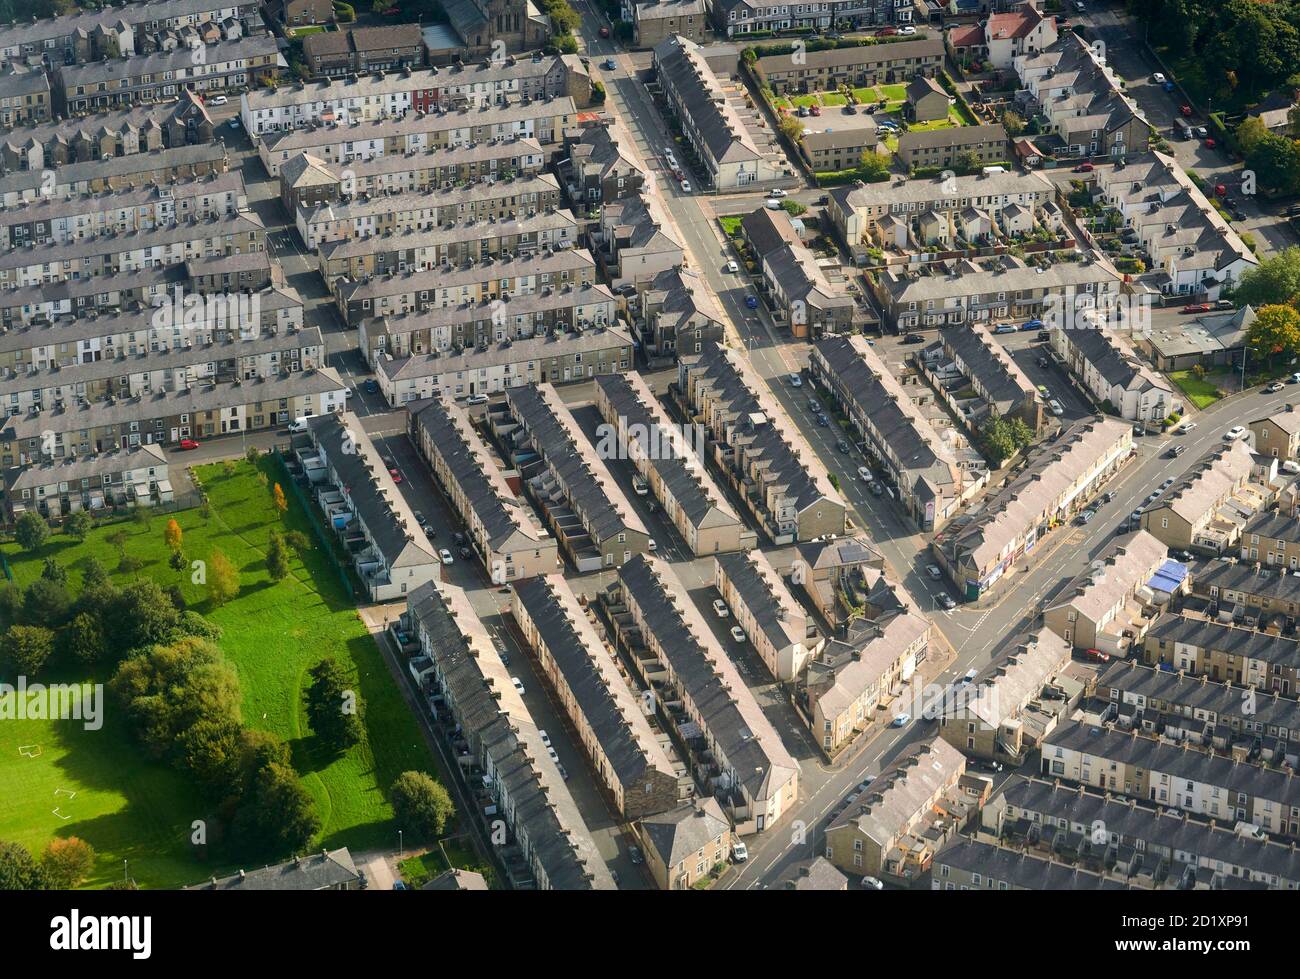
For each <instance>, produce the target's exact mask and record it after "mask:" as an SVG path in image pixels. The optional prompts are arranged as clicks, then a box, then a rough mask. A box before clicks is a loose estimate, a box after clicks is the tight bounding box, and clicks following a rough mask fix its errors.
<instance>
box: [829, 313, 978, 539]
mask: <svg viewBox="0 0 1300 979" xmlns="http://www.w3.org/2000/svg"><path fill="white" fill-rule="evenodd" d="M808 366H809V371H810V372H811V374H812V376H813V379H814V380H816V381H817V383H819V384H821V385H822V386H824V387H825V388H826V389H827V390H829V391H830V392H831V394H832V395H833V396H834V397H835V399H836V401H838V402H839V404H840V406H841V408H842V409H843V411H844V413H845V414H846V415H847V416H848V418H849V421H850V422H852V423H853V425H854V426H856V428H857V431H858V433H859V434H860V436H861V438H862V439H863V440H864V441H865V442H866V443H867V445H869V446H870V449H871V454H872V455H873V456H874V457H876V458H877V459H879V460H880V461H881V462H882V464H883V465H884V466H885V468H886V470H887V471H888V473H889V481H890V482H891V483H893V485H894V486H896V487H897V491H898V499H899V502H900V503H901V504H902V506H903V508H904V509H905V510H906V511H907V513H908V515H909V516H910V517H911V518H912V520H913V521H915V522H916V524H917V525H918V526H919V527H921V529H923V530H929V531H933V530H938V529H940V528H941V527H942V526H943V525H944V524H946V523H947V522H948V521H949V520H951V519H952V518H953V517H954V516H955V515H956V514H957V511H958V510H959V509H960V507H961V505H962V503H963V502H964V501H965V500H967V499H969V498H970V496H971V495H973V494H974V493H975V492H977V491H978V490H979V488H980V487H981V486H982V485H983V479H984V478H985V477H981V476H979V475H978V474H977V473H975V472H974V471H971V470H967V469H964V468H963V467H962V466H961V464H960V463H959V462H958V461H957V456H956V455H955V453H954V452H953V450H952V448H950V447H949V446H948V444H947V443H946V442H945V441H944V440H943V439H941V438H940V437H939V434H938V433H937V432H936V431H935V430H934V427H933V426H932V425H931V424H930V422H929V421H928V420H927V419H926V418H925V417H924V416H923V415H922V414H921V412H920V410H919V409H918V408H917V407H916V405H915V404H914V403H913V402H912V399H911V398H910V397H909V396H908V394H907V392H906V391H905V390H903V387H902V385H901V384H899V383H898V380H897V379H896V378H895V377H894V375H893V374H892V373H891V372H890V371H889V369H888V368H887V367H886V366H885V365H884V363H883V362H882V361H881V360H880V358H879V357H878V356H877V355H876V352H875V351H874V350H872V349H871V347H870V346H869V345H868V344H867V341H866V338H865V337H862V336H835V337H826V338H824V339H822V340H819V341H817V343H815V344H814V345H813V352H812V357H811V358H810V360H809V365H808Z"/></svg>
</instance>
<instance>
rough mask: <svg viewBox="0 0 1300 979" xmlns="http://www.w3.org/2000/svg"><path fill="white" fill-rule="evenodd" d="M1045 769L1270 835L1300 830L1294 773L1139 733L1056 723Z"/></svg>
mask: <svg viewBox="0 0 1300 979" xmlns="http://www.w3.org/2000/svg"><path fill="white" fill-rule="evenodd" d="M1042 773H1043V775H1044V776H1046V777H1048V778H1064V779H1068V780H1069V781H1071V782H1078V783H1080V784H1082V785H1085V786H1089V787H1091V788H1095V789H1102V790H1108V791H1110V792H1112V793H1115V794H1121V795H1126V796H1131V797H1133V798H1135V799H1146V800H1149V801H1151V802H1156V803H1159V804H1161V805H1165V806H1173V807H1175V808H1178V809H1181V810H1183V811H1185V812H1189V813H1191V814H1193V815H1196V816H1203V817H1207V818H1210V819H1214V820H1216V821H1219V820H1230V821H1238V822H1241V821H1244V822H1249V823H1253V824H1254V825H1256V826H1258V827H1259V828H1260V829H1262V830H1263V831H1264V832H1266V833H1270V834H1277V835H1280V836H1291V837H1294V836H1297V835H1300V782H1298V781H1297V780H1296V779H1295V777H1294V776H1293V775H1292V774H1291V773H1290V772H1282V771H1278V770H1276V769H1270V768H1265V767H1263V766H1262V765H1256V764H1252V763H1250V762H1245V761H1237V760H1235V759H1231V758H1225V757H1223V756H1222V755H1212V754H1209V753H1207V752H1204V751H1200V750H1198V749H1194V748H1191V747H1188V746H1182V747H1179V746H1177V745H1173V744H1170V743H1168V742H1165V741H1158V740H1155V739H1153V738H1148V737H1144V736H1142V735H1139V734H1138V733H1137V732H1136V731H1134V732H1132V733H1129V734H1125V733H1123V732H1120V731H1116V730H1114V729H1113V728H1107V727H1098V726H1096V725H1094V724H1086V723H1080V724H1070V725H1066V726H1064V727H1061V728H1058V729H1057V730H1056V731H1055V732H1053V733H1052V734H1050V735H1048V738H1047V741H1046V742H1045V743H1044V745H1043V758H1042Z"/></svg>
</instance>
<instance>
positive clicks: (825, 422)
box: [817, 415, 831, 428]
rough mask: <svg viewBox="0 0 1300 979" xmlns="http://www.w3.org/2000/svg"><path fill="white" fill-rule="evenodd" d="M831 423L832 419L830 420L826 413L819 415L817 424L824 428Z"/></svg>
mask: <svg viewBox="0 0 1300 979" xmlns="http://www.w3.org/2000/svg"><path fill="white" fill-rule="evenodd" d="M830 423H831V420H830V419H829V418H827V417H826V416H825V415H818V416H817V424H818V425H820V426H821V427H822V428H826V427H827V426H829V425H830Z"/></svg>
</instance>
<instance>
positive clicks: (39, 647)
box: [0, 625, 54, 678]
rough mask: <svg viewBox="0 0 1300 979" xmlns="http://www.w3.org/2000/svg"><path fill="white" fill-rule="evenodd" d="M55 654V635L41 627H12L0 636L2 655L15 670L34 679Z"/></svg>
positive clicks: (0, 653)
mask: <svg viewBox="0 0 1300 979" xmlns="http://www.w3.org/2000/svg"><path fill="white" fill-rule="evenodd" d="M53 654H54V633H53V632H51V631H50V630H49V629H46V628H44V627H43V626H39V625H11V626H10V627H9V631H8V632H6V633H5V634H4V635H3V636H0V655H2V656H3V658H4V660H5V662H7V663H8V664H9V665H10V666H11V667H12V668H13V670H14V672H15V673H19V674H21V675H23V676H26V677H29V678H30V677H34V676H36V675H37V674H38V673H40V672H41V670H42V669H43V668H44V667H45V664H46V662H48V660H49V658H50V656H52V655H53Z"/></svg>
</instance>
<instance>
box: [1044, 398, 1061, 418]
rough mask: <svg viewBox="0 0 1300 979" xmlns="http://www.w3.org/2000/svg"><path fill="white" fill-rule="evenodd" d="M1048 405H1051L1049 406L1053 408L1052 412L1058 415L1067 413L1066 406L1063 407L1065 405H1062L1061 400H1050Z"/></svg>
mask: <svg viewBox="0 0 1300 979" xmlns="http://www.w3.org/2000/svg"><path fill="white" fill-rule="evenodd" d="M1047 407H1049V408H1051V409H1052V414H1053V415H1058V416H1059V415H1064V414H1065V408H1063V407H1062V406H1061V402H1059V401H1049V402H1048V403H1047Z"/></svg>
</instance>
